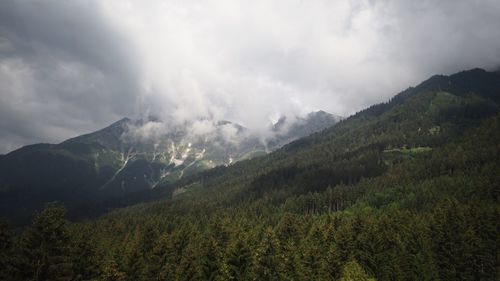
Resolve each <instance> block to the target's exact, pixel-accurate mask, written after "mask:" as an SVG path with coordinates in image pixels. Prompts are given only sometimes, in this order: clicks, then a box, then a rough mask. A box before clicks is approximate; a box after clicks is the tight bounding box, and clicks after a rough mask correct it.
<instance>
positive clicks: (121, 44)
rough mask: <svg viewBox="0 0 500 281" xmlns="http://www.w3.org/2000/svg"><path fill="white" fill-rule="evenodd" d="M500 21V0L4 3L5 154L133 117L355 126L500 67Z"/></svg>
mask: <svg viewBox="0 0 500 281" xmlns="http://www.w3.org/2000/svg"><path fill="white" fill-rule="evenodd" d="M499 14H500V2H498V1H497V0H481V1H479V0H477V1H474V0H470V1H469V0H453V1H452V0H434V1H431V0H422V1H413V0H379V1H375V0H356V1H334V0H315V1H300V0H286V1H285V0H275V1H270V0H254V1H243V0H242V1H238V0H213V1H195V0H182V1H181V0H150V1H134V0H107V1H77V0H74V1H48V0H47V1H2V2H1V3H0V91H1V94H0V129H1V130H0V151H4V152H5V151H7V150H9V149H12V148H15V147H18V146H20V145H23V144H27V143H33V142H39V141H53V142H55V141H61V140H63V139H64V138H66V137H70V136H73V135H76V134H79V133H83V132H86V131H89V130H91V129H95V128H99V127H102V126H104V125H106V124H107V123H110V122H112V121H114V120H115V119H118V118H120V117H122V116H131V117H134V115H135V116H137V115H148V114H153V115H155V116H158V117H160V118H162V119H164V120H170V121H172V122H181V123H182V122H186V121H191V123H192V122H193V121H194V124H197V123H196V120H199V119H201V120H208V119H216V120H217V119H229V120H233V121H237V122H240V123H242V124H243V125H245V126H247V127H248V128H250V129H251V130H253V131H256V132H259V133H262V134H265V133H266V132H265V130H266V128H267V127H266V125H267V124H268V122H269V120H270V119H271V120H275V119H277V118H278V117H279V116H280V115H286V116H294V115H297V114H299V115H300V114H304V113H306V112H308V111H312V110H318V109H323V110H326V111H330V112H333V113H337V114H341V115H348V114H350V113H353V112H355V111H357V110H359V109H362V108H363V107H366V106H368V105H370V104H373V103H376V102H381V101H384V100H387V99H388V98H390V97H391V96H393V95H394V94H396V93H397V92H398V91H400V90H402V89H405V88H407V87H408V86H411V85H415V84H416V83H418V82H420V81H422V80H424V79H426V78H427V77H429V76H431V75H433V74H450V73H454V72H457V71H460V70H463V69H467V68H473V67H483V68H487V69H492V68H496V67H498V66H499V65H500V28H498V27H499V26H500V17H498V15H499ZM200 128H204V126H193V128H192V129H193V131H197V130H200V131H204V130H205V129H206V128H205V129H200Z"/></svg>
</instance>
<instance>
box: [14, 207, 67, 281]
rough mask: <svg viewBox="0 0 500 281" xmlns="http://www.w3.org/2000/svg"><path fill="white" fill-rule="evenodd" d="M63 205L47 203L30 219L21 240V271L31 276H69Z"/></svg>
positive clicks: (52, 277) (64, 277)
mask: <svg viewBox="0 0 500 281" xmlns="http://www.w3.org/2000/svg"><path fill="white" fill-rule="evenodd" d="M64 213H65V210H64V208H62V207H60V206H57V205H55V204H49V205H47V207H46V208H45V209H44V210H43V211H42V212H41V213H39V214H37V215H36V216H35V218H34V220H33V224H32V226H31V227H30V228H28V229H27V230H26V231H25V233H24V235H23V237H22V241H21V246H22V262H21V267H22V270H21V271H22V272H23V275H24V278H27V279H31V280H36V281H38V280H71V279H72V278H73V275H74V274H73V271H72V264H71V256H70V255H71V248H70V243H71V241H70V236H69V233H68V229H67V222H66V220H65V219H64Z"/></svg>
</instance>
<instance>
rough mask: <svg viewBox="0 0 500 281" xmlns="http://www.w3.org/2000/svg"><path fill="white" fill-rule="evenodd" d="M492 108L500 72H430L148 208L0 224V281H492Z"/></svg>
mask: <svg viewBox="0 0 500 281" xmlns="http://www.w3.org/2000/svg"><path fill="white" fill-rule="evenodd" d="M499 105H500V73H498V72H486V71H483V70H479V69H475V70H470V71H465V72H461V73H458V74H455V75H452V76H434V77H432V78H431V79H429V80H427V81H425V82H423V83H422V84H420V85H418V86H417V87H414V88H409V89H407V90H405V91H403V92H402V93H400V94H398V95H397V96H395V97H394V98H393V99H391V100H390V101H388V102H387V103H383V104H378V105H374V106H372V107H370V108H368V109H366V110H363V111H361V112H358V113H357V114H355V115H353V116H351V117H349V118H347V119H345V120H343V121H341V122H339V123H338V124H336V125H335V126H333V127H331V128H329V129H327V130H324V131H322V132H320V133H316V134H313V135H312V136H309V137H306V138H303V139H299V140H297V141H295V142H292V143H291V144H288V145H286V146H284V147H283V148H281V149H280V150H278V151H276V152H273V153H271V154H269V155H267V156H262V157H257V158H254V159H250V160H245V161H241V162H238V163H235V164H233V165H230V166H228V167H217V168H214V169H212V170H209V171H206V172H202V173H199V174H195V175H192V176H190V177H186V178H183V179H182V180H180V181H179V182H176V183H173V184H170V185H168V186H162V187H159V188H162V189H163V190H165V194H168V195H167V196H164V197H162V198H161V200H158V201H156V202H149V203H142V204H137V205H134V206H131V207H127V208H124V209H118V210H115V211H113V212H111V213H108V214H106V215H104V216H101V217H99V218H96V219H86V220H81V221H77V222H69V221H67V219H66V218H65V210H64V206H61V205H59V204H57V203H52V204H48V205H47V207H46V208H45V209H44V210H42V211H40V212H38V213H37V214H36V215H35V216H34V218H33V221H32V224H31V225H29V226H26V227H22V228H12V227H9V226H8V225H7V224H6V223H2V224H1V225H0V251H1V253H0V270H1V271H0V279H1V280H117V281H118V280H131V281H132V280H134V281H135V280H443V281H444V280H499V278H500V235H499V231H500V204H499V200H500V114H499V112H500V111H499ZM162 194H163V193H162Z"/></svg>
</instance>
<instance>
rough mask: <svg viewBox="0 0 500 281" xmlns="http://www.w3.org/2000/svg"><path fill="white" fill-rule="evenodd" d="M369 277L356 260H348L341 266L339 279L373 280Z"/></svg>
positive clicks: (346, 280)
mask: <svg viewBox="0 0 500 281" xmlns="http://www.w3.org/2000/svg"><path fill="white" fill-rule="evenodd" d="M375 280H376V279H374V278H370V277H369V276H368V274H366V272H365V270H364V269H363V268H362V267H361V266H360V265H359V264H358V263H357V262H356V261H354V260H353V261H350V262H348V263H346V264H345V265H344V267H343V268H342V274H341V277H340V279H339V281H375Z"/></svg>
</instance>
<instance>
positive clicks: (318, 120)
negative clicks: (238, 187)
mask: <svg viewBox="0 0 500 281" xmlns="http://www.w3.org/2000/svg"><path fill="white" fill-rule="evenodd" d="M330 116H333V115H330V114H328V113H325V112H321V113H311V114H310V115H308V116H306V117H305V118H299V119H298V121H296V122H292V123H291V124H287V125H289V126H287V128H286V129H287V131H286V134H285V135H281V133H282V132H281V131H280V130H276V131H275V134H276V136H277V137H276V138H279V141H278V142H273V143H271V141H273V140H274V138H271V139H270V140H269V142H268V143H264V142H262V141H261V140H260V138H258V137H257V136H255V135H253V134H251V133H250V132H249V131H248V130H247V129H246V128H244V127H243V126H241V125H238V124H235V123H231V122H229V121H217V122H213V121H209V120H199V122H198V123H196V124H181V125H179V124H176V125H172V124H166V123H163V122H161V121H159V120H157V119H154V118H149V119H147V120H131V119H129V118H124V119H122V120H119V121H117V122H115V123H113V124H111V125H110V126H108V127H106V128H104V129H101V130H99V131H96V132H93V133H89V134H85V135H81V136H78V137H75V138H72V139H68V140H66V141H63V142H62V143H60V144H35V145H30V146H26V147H23V148H21V149H18V150H16V151H13V152H11V153H8V154H7V155H3V156H1V157H0V193H1V195H2V196H1V199H0V216H1V215H6V214H13V213H14V214H16V216H17V217H19V218H22V217H27V216H29V215H30V214H31V213H32V212H33V210H35V209H37V208H40V207H41V206H42V205H43V203H44V202H50V201H60V202H65V203H66V204H67V205H68V206H78V205H81V204H83V203H88V202H94V201H99V200H102V199H105V198H109V197H116V196H123V195H125V194H128V193H130V192H138V191H141V190H149V189H152V188H155V187H156V186H158V185H165V184H170V183H174V182H176V181H178V180H179V179H181V178H183V177H186V176H187V175H191V174H196V173H197V172H199V171H203V170H206V169H210V168H214V167H216V166H220V165H230V164H232V163H234V162H236V161H240V160H242V159H249V158H252V157H256V156H259V155H264V154H266V153H267V152H269V151H272V150H274V149H277V148H279V147H280V146H282V145H283V144H285V143H287V142H289V141H291V140H293V139H297V138H300V137H304V136H306V135H308V134H310V133H313V132H316V131H319V130H321V129H324V128H326V127H329V126H331V125H333V124H335V123H336V122H337V121H338V119H336V118H333V117H330ZM196 126H198V127H200V126H201V127H203V128H205V131H204V132H201V133H198V132H195V129H196V128H197V127H196ZM14 210H15V211H14Z"/></svg>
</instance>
